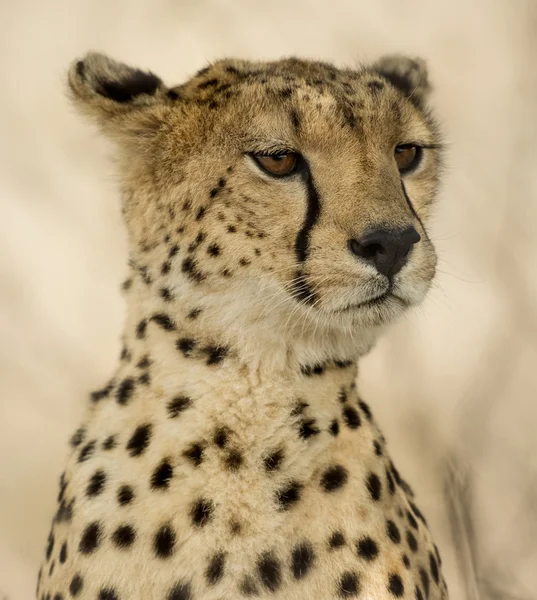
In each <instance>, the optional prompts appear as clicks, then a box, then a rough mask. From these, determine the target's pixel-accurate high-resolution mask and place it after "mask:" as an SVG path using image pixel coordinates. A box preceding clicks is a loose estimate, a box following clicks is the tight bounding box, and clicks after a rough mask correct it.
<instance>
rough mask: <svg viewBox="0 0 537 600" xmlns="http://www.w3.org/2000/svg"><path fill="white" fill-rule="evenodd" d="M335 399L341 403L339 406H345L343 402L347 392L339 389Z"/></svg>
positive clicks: (345, 399) (345, 400)
mask: <svg viewBox="0 0 537 600" xmlns="http://www.w3.org/2000/svg"><path fill="white" fill-rule="evenodd" d="M337 399H338V400H339V401H340V402H341V404H345V402H347V392H346V391H345V388H341V389H340V390H339V393H338V395H337Z"/></svg>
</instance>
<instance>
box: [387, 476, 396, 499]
mask: <svg viewBox="0 0 537 600" xmlns="http://www.w3.org/2000/svg"><path fill="white" fill-rule="evenodd" d="M386 480H387V481H388V489H389V490H390V494H391V495H392V496H393V494H395V481H394V480H393V477H392V474H391V473H390V471H389V469H386Z"/></svg>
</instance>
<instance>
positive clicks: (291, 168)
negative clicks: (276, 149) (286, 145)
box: [252, 152, 298, 177]
mask: <svg viewBox="0 0 537 600" xmlns="http://www.w3.org/2000/svg"><path fill="white" fill-rule="evenodd" d="M252 157H253V159H254V160H255V161H256V163H257V164H258V165H259V166H260V167H261V168H262V169H263V170H264V171H266V172H267V173H269V174H270V175H275V176H276V177H286V176H287V175H291V174H293V173H294V172H295V170H296V167H297V164H298V154H296V153H295V152H286V153H284V154H271V155H264V154H253V155H252Z"/></svg>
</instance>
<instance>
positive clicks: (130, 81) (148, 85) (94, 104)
mask: <svg viewBox="0 0 537 600" xmlns="http://www.w3.org/2000/svg"><path fill="white" fill-rule="evenodd" d="M68 82H69V87H70V90H71V96H72V99H73V102H74V104H75V105H76V106H77V107H78V108H79V109H80V110H81V111H82V112H83V113H85V114H87V115H88V116H90V117H92V118H93V119H94V120H96V121H97V122H98V123H99V124H100V125H101V126H102V128H103V129H104V130H105V131H106V132H108V133H115V132H117V133H119V132H122V133H126V134H128V133H129V132H130V133H135V134H139V133H143V132H144V131H147V130H150V129H152V128H154V127H155V126H156V125H157V124H158V121H159V120H158V118H157V117H158V115H157V114H156V112H155V111H154V110H151V108H152V107H158V106H163V105H165V104H167V103H169V102H170V101H171V98H172V96H169V95H167V92H168V89H167V88H166V86H165V85H164V84H163V83H162V81H161V79H160V78H159V77H157V76H156V75H154V74H153V73H151V72H144V71H141V70H140V69H136V68H133V67H129V66H128V65H125V64H123V63H119V62H116V61H115V60H113V59H111V58H109V57H108V56H105V55H104V54H99V53H96V52H90V53H88V54H87V55H86V56H85V57H84V58H83V59H82V60H77V61H74V62H73V63H72V64H71V67H70V69H69V73H68Z"/></svg>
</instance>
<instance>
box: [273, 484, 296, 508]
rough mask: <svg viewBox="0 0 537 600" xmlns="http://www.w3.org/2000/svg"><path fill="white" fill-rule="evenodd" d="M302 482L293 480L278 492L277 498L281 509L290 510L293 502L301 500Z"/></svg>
mask: <svg viewBox="0 0 537 600" xmlns="http://www.w3.org/2000/svg"><path fill="white" fill-rule="evenodd" d="M301 491H302V484H301V483H298V482H297V481H292V482H291V483H289V484H288V485H286V486H285V487H284V488H282V489H281V490H279V491H278V492H277V493H276V500H277V502H278V504H279V505H280V508H281V510H289V509H290V508H291V506H293V504H296V503H297V502H298V501H299V500H300V493H301Z"/></svg>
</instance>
